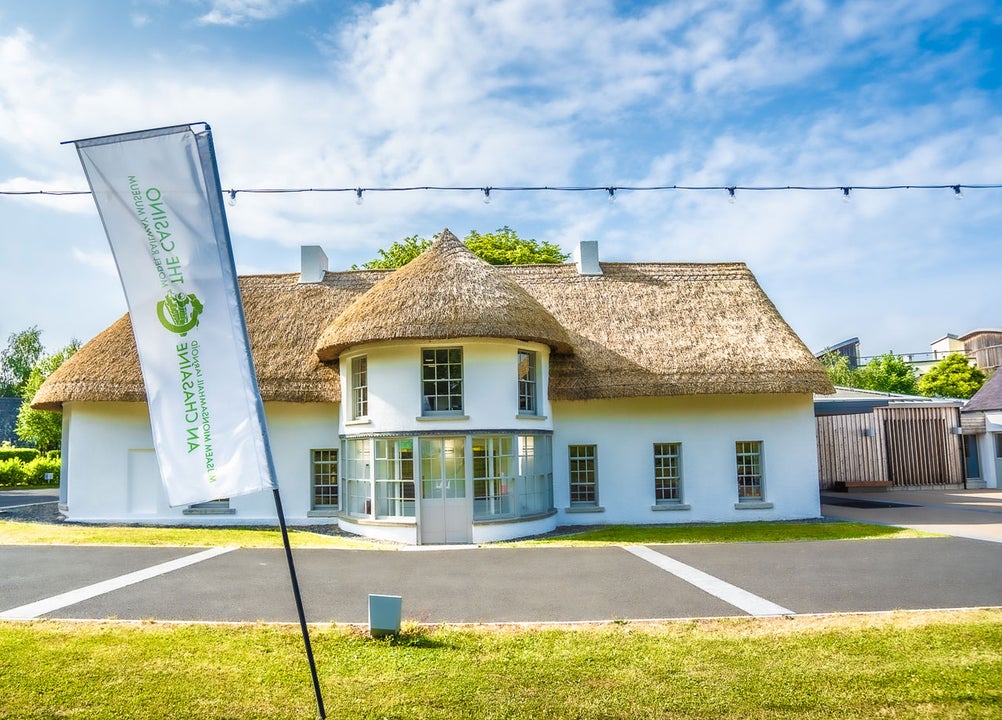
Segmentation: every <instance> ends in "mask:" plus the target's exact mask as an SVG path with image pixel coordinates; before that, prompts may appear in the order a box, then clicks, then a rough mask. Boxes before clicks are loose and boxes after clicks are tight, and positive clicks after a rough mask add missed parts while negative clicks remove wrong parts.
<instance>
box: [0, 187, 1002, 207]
mask: <svg viewBox="0 0 1002 720" xmlns="http://www.w3.org/2000/svg"><path fill="white" fill-rule="evenodd" d="M999 189H1002V183H987V184H965V183H942V184H931V185H916V184H909V185H508V186H498V185H406V186H398V187H386V186H384V187H360V186H354V187H299V188H267V187H265V188H250V187H248V188H229V189H227V190H224V191H223V192H224V193H225V194H226V196H227V199H228V201H229V204H230V205H234V204H236V199H237V195H238V194H246V195H289V194H299V193H353V194H354V195H355V202H356V203H357V204H359V205H361V204H362V196H363V194H364V193H402V192H470V193H473V192H475V193H480V195H481V198H482V199H483V201H484V203H490V202H491V200H493V199H494V197H496V195H495V196H492V195H491V193H505V192H508V193H538V192H561V193H587V192H602V193H605V197H606V198H607V199H608V200H609V201H610V202H612V201H614V200H615V199H616V198H617V193H621V192H667V191H696V192H725V193H726V198H727V200H728V201H729V202H731V203H733V202H734V201H735V199H736V196H737V193H738V192H794V191H808V192H825V191H828V192H838V193H840V194H841V197H842V199H843V200H844V201H845V202H849V198H850V195H851V194H852V193H855V192H856V191H873V190H952V191H953V197H955V198H957V199H958V200H959V199H962V198H963V197H964V190H999ZM90 194H91V193H90V190H0V195H19V196H26V195H50V196H57V197H58V196H63V195H90Z"/></svg>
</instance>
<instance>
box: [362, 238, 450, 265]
mask: <svg viewBox="0 0 1002 720" xmlns="http://www.w3.org/2000/svg"><path fill="white" fill-rule="evenodd" d="M432 242H434V241H433V240H426V239H425V238H423V237H418V236H417V235H411V236H410V237H405V238H404V239H403V240H400V241H398V242H395V243H393V244H392V245H390V246H389V247H388V248H386V249H385V250H380V251H379V257H378V258H376V259H375V260H370V261H369V262H367V263H364V264H363V265H362V267H364V268H365V269H366V270H393V269H395V268H398V267H403V266H404V265H406V264H407V263H409V262H410V261H411V260H413V259H414V258H416V257H417V256H418V255H420V254H421V253H423V252H424V251H425V250H426V249H428V247H430V246H431V244H432Z"/></svg>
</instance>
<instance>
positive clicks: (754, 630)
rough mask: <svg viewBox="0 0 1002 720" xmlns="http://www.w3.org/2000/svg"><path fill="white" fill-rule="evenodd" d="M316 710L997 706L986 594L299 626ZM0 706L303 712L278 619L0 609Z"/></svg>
mask: <svg viewBox="0 0 1002 720" xmlns="http://www.w3.org/2000/svg"><path fill="white" fill-rule="evenodd" d="M312 639H313V644H314V650H315V653H316V658H317V664H318V669H319V673H320V678H321V685H322V687H323V691H324V697H325V701H326V705H327V711H328V716H329V717H331V718H478V719H480V718H485V719H492V718H533V719H535V718H556V719H558V720H559V719H562V718H623V719H624V720H627V719H628V720H635V719H636V718H713V719H717V718H788V719H790V720H793V719H795V718H839V719H840V720H845V719H851V718H865V719H866V720H872V718H884V717H886V718H937V719H940V718H998V717H999V716H1000V710H999V709H1000V708H1002V683H1000V682H999V678H1000V677H1002V611H999V610H981V611H966V612H928V613H900V614H893V615H865V616H836V617H824V618H812V617H797V618H775V619H744V620H719V621H684V622H675V623H658V624H636V625H634V624H609V625H600V626H585V627H575V628H568V627H553V628H545V627H544V628H538V627H537V628H457V627H452V628H449V627H441V628H436V629H428V630H426V629H423V628H417V627H414V626H411V627H410V628H409V629H408V630H407V631H406V632H405V633H404V634H403V635H402V636H401V637H400V638H398V639H396V640H392V639H388V640H380V641H376V640H371V639H368V638H367V637H366V636H365V635H364V634H363V633H362V632H361V631H359V630H355V629H351V628H346V627H322V628H315V629H314V630H313V632H312ZM0 658H2V661H0V688H3V692H2V694H3V701H2V702H0V718H18V719H25V718H39V719H41V718H54V717H66V718H88V719H90V718H95V719H96V718H108V719H111V718H116V719H117V718H125V717H127V718H150V719H153V718H155V719H156V720H161V719H163V718H171V719H172V720H176V719H180V718H199V719H201V718H230V719H232V720H242V719H247V720H250V719H252V718H253V719H255V720H257V719H261V718H264V719H268V718H311V717H316V714H315V707H314V704H313V702H314V701H313V691H312V686H311V684H310V679H309V673H308V670H307V666H306V661H305V655H304V653H303V648H302V640H301V637H300V635H299V634H298V630H297V628H294V627H289V626H205V625H169V624H159V623H142V624H114V623H84V624H81V623H63V622H57V621H43V622H30V623H14V622H8V623H0Z"/></svg>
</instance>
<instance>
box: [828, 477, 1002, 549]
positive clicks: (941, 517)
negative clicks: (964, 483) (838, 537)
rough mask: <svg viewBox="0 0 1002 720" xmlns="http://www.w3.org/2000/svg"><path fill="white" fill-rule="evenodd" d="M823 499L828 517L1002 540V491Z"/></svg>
mask: <svg viewBox="0 0 1002 720" xmlns="http://www.w3.org/2000/svg"><path fill="white" fill-rule="evenodd" d="M821 502H822V508H821V510H822V513H823V514H824V515H825V517H833V518H840V519H844V520H857V521H859V522H870V523H878V524H881V525H894V526H898V527H908V528H913V529H916V530H925V531H927V532H935V533H942V534H945V535H953V536H955V537H964V538H973V539H978V540H989V541H992V542H1002V490H893V491H890V492H869V493H851V494H850V493H824V494H822V496H821ZM834 503H839V504H837V505H836V504H834ZM844 503H850V504H848V505H847V504H844ZM882 506H883V507H882Z"/></svg>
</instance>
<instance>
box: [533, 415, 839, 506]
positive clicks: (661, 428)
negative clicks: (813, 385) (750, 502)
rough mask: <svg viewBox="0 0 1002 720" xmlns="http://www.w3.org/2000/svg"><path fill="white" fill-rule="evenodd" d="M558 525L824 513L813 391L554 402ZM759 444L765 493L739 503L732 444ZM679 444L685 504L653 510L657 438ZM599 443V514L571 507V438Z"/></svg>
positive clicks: (662, 441) (588, 442)
mask: <svg viewBox="0 0 1002 720" xmlns="http://www.w3.org/2000/svg"><path fill="white" fill-rule="evenodd" d="M553 416H554V419H553V425H554V433H553V495H554V505H555V506H556V508H557V510H558V512H559V518H558V524H559V525H589V524H605V523H672V522H683V523H684V522H723V521H727V522H735V521H749V520H786V519H799V518H816V517H820V514H821V507H820V499H819V494H818V467H817V440H816V436H815V432H816V430H815V423H814V405H813V399H812V397H811V396H810V395H727V396H718V395H706V396H686V397H671V398H634V399H621V400H585V401H574V402H566V401H565V402H554V403H553ZM745 440H759V441H762V443H763V452H762V455H763V458H762V462H763V488H764V497H763V500H764V502H766V503H771V504H772V508H761V509H749V508H748V507H747V506H746V507H743V508H741V509H738V508H736V507H735V505H738V504H739V503H738V494H737V479H736V475H737V469H736V460H735V443H736V442H738V441H745ZM667 442H677V443H681V444H682V458H681V461H682V504H684V505H688V506H689V507H690V508H691V509H688V510H668V511H665V510H652V509H651V508H652V506H653V505H654V504H655V497H654V448H653V446H654V443H667ZM578 444H581V445H596V446H597V460H598V506H599V507H601V508H603V510H602V511H601V512H574V511H569V508H570V495H569V472H568V466H569V463H568V449H567V448H568V445H578Z"/></svg>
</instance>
